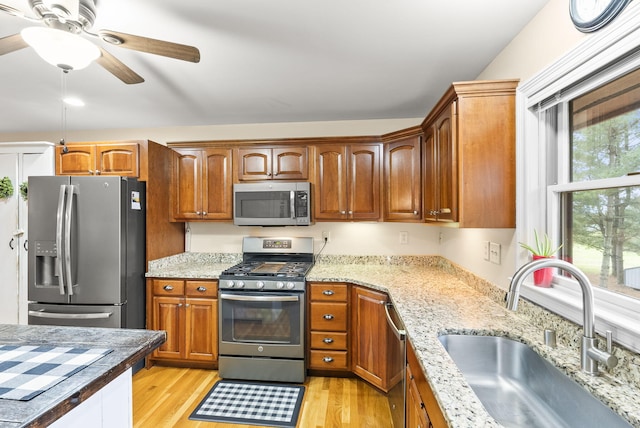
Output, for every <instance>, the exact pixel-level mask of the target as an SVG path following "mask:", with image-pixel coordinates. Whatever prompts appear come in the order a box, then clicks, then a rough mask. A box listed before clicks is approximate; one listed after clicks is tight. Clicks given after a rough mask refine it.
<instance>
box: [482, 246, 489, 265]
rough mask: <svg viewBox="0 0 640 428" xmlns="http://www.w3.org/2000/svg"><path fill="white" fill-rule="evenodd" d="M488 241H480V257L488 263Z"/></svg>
mask: <svg viewBox="0 0 640 428" xmlns="http://www.w3.org/2000/svg"><path fill="white" fill-rule="evenodd" d="M489 244H490V242H489V241H482V257H483V258H484V259H485V260H486V261H489V257H490V256H489V254H490V250H489Z"/></svg>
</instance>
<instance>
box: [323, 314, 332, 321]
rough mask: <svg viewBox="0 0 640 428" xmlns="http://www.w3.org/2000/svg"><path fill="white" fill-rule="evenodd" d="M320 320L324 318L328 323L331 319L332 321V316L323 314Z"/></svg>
mask: <svg viewBox="0 0 640 428" xmlns="http://www.w3.org/2000/svg"><path fill="white" fill-rule="evenodd" d="M322 318H324V319H326V320H328V321H330V320H332V319H333V315H332V314H324V315H323V316H322Z"/></svg>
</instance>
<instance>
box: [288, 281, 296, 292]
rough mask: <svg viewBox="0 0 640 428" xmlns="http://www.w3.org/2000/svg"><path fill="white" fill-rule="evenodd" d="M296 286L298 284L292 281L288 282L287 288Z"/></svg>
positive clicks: (290, 288) (291, 288)
mask: <svg viewBox="0 0 640 428" xmlns="http://www.w3.org/2000/svg"><path fill="white" fill-rule="evenodd" d="M295 286H296V285H295V284H294V283H293V282H291V281H289V282H287V288H288V289H289V290H293V288H294V287H295Z"/></svg>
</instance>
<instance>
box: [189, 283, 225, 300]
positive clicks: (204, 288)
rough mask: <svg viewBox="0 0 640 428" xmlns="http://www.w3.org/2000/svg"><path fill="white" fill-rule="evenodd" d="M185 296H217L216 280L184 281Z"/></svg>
mask: <svg viewBox="0 0 640 428" xmlns="http://www.w3.org/2000/svg"><path fill="white" fill-rule="evenodd" d="M186 289H187V291H186V292H187V296H189V297H217V296H218V281H186Z"/></svg>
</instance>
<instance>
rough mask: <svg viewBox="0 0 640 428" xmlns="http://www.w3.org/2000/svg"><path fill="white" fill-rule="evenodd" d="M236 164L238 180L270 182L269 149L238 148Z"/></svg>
mask: <svg viewBox="0 0 640 428" xmlns="http://www.w3.org/2000/svg"><path fill="white" fill-rule="evenodd" d="M237 154H238V155H237V157H236V162H237V163H238V180H241V181H251V180H270V179H271V177H272V173H273V171H272V169H271V149H269V148H258V147H252V148H239V149H237Z"/></svg>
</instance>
